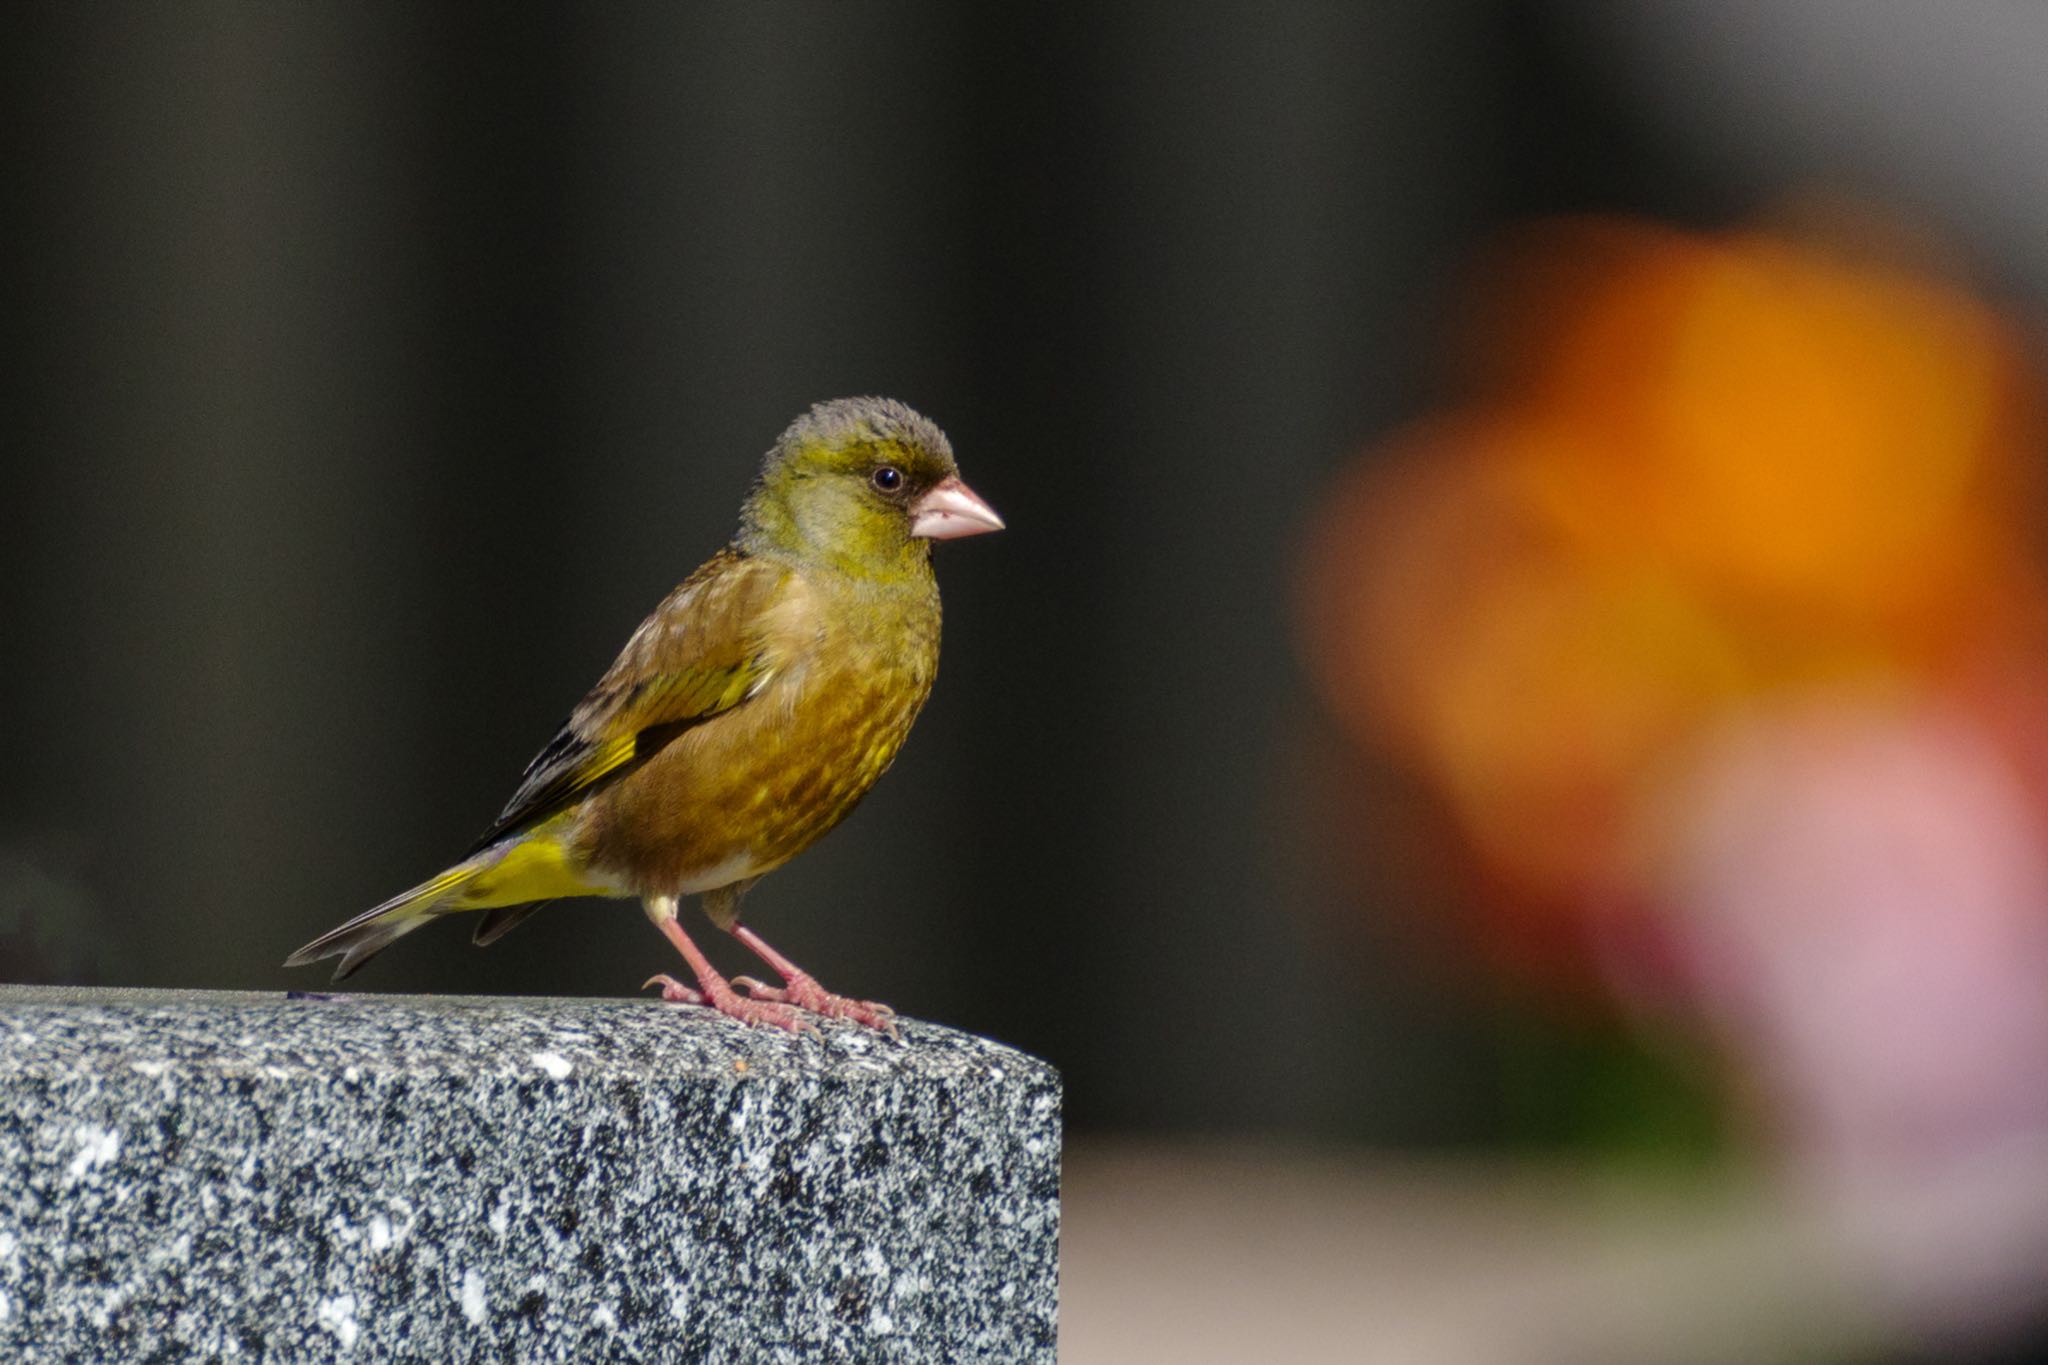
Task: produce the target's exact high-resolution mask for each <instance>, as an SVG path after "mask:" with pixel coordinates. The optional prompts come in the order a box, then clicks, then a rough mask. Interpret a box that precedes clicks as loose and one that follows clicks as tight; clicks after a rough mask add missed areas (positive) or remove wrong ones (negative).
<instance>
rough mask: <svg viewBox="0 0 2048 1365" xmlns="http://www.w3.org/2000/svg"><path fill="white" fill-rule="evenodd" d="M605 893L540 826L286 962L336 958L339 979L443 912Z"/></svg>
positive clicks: (458, 866)
mask: <svg viewBox="0 0 2048 1365" xmlns="http://www.w3.org/2000/svg"><path fill="white" fill-rule="evenodd" d="M606 894H609V888H607V887H605V886H604V885H602V884H600V883H597V882H593V881H592V880H590V878H588V877H587V876H585V875H584V874H583V873H582V872H580V871H579V870H578V869H576V868H575V867H574V866H573V865H572V862H571V855H570V852H569V849H568V847H567V846H566V845H565V844H564V843H563V842H562V841H561V840H560V839H559V838H556V837H554V836H553V834H552V833H551V832H549V831H548V830H547V827H546V826H542V827H540V828H538V829H535V830H532V831H530V832H528V833H527V834H524V835H522V836H520V837H518V838H517V839H510V840H506V841H504V842H502V843H498V844H493V845H492V846H491V847H489V848H487V849H484V850H483V851H482V852H480V853H478V854H476V855H475V856H474V857H471V858H465V859H464V860H463V861H461V862H459V863H457V864H455V866H453V867H451V868H449V869H448V870H447V871H445V872H443V873H441V874H440V875H438V876H435V877H431V878H429V879H428V880H426V881H424V882H421V883H420V884H419V885H418V886H415V887H413V888H412V889H411V890H409V891H403V892H400V893H399V894H398V895H396V896H393V897H392V898H391V899H390V900H388V901H385V902H384V903H383V904H382V905H379V906H375V907H373V908H371V909H369V910H365V911H364V912H363V913H362V914H360V915H357V916H356V917H355V918H354V919H352V920H350V921H349V922H348V923H346V924H344V925H341V926H340V927H339V928H335V929H330V930H329V931H328V932H326V933H324V934H322V935H321V936H320V937H319V938H316V939H314V940H313V941H312V942H311V943H308V944H307V945H306V946H305V947H303V948H301V949H299V950H298V951H297V952H296V953H293V954H292V955H291V956H290V957H288V958H286V959H285V962H284V965H285V966H287V967H303V966H305V965H307V964H308V963H312V962H318V961H319V960H320V959H321V958H325V957H339V958H340V959H341V965H340V966H339V967H337V968H335V971H334V979H335V980H336V981H339V980H341V979H342V978H343V977H345V976H347V975H349V974H350V973H351V972H353V971H355V970H356V969H357V968H358V967H360V966H362V965H363V964H364V963H365V962H367V961H369V960H370V958H371V957H373V956H374V955H376V954H377V953H379V952H381V951H382V950H383V949H385V948H387V947H389V946H390V945H391V944H392V943H394V942H396V941H397V940H399V939H400V938H403V937H404V936H405V935H407V934H409V933H411V932H412V931H413V930H415V929H417V928H419V927H420V926H421V925H422V924H425V923H426V922H427V921H428V920H430V919H433V918H435V917H437V916H440V915H449V914H458V913H460V912H463V911H467V910H489V909H493V908H496V907H502V906H508V905H524V904H526V903H528V902H530V901H545V900H554V899H556V898H558V897H562V896H601V895H606ZM515 922H516V921H515ZM506 927H507V928H509V927H510V926H509V925H507V926H506Z"/></svg>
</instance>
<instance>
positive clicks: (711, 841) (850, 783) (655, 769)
mask: <svg viewBox="0 0 2048 1365" xmlns="http://www.w3.org/2000/svg"><path fill="white" fill-rule="evenodd" d="M1002 528H1003V522H1002V518H1000V517H998V516H997V515H996V514H995V511H994V510H993V509H992V508H991V507H990V506H989V505H988V504H987V503H986V502H983V501H982V500H981V498H980V497H978V496H976V494H975V493H974V491H973V490H972V489H970V488H969V487H968V486H967V485H966V484H965V483H963V482H962V481H961V479H960V474H959V471H958V469H957V468H956V467H955V465H954V463H953V451H952V447H951V446H950V445H949V444H948V443H947V441H946V437H945V434H944V433H943V432H941V431H940V430H939V429H938V427H937V426H935V425H933V424H932V422H931V421H929V420H928V419H926V418H924V417H922V416H920V415H918V414H917V413H916V412H913V411H912V410H911V409H910V408H908V407H906V406H904V405H903V404H902V403H898V402H896V401H894V400H893V399H887V398H842V399H837V400H834V401H832V402H828V403H820V404H818V405H817V406H816V407H814V408H812V409H811V410H810V411H809V412H808V413H806V414H804V415H803V416H802V417H799V418H798V419H797V420H796V421H795V422H794V423H792V424H791V426H790V428H789V430H787V431H785V432H784V433H783V434H782V438H781V439H780V440H778V441H777V442H776V443H775V447H774V448H773V449H772V450H770V451H769V452H768V456H767V458H766V460H765V461H764V462H763V464H762V467H761V476H760V479H759V481H758V482H757V483H756V484H755V485H754V489H753V492H752V493H751V495H750V496H749V497H748V498H747V502H746V507H745V509H744V510H743V511H742V513H741V516H740V528H739V533H738V534H737V535H736V536H735V537H734V538H733V541H732V543H731V544H730V545H728V546H727V547H726V548H725V549H723V550H720V551H719V552H718V553H717V554H715V555H713V556H712V557H711V558H710V559H709V560H707V561H706V562H705V563H704V564H703V565H702V566H701V567H700V568H699V569H698V570H697V571H696V572H695V573H693V574H691V575H690V576H689V577H688V578H687V579H685V580H683V583H682V586H681V587H678V588H677V589H676V590H675V591H674V592H672V593H670V594H669V595H668V597H667V598H666V599H665V600H664V601H663V602H662V604H661V605H660V606H658V607H656V608H655V609H654V614H653V615H651V616H649V617H648V618H647V619H646V620H645V621H643V622H641V624H640V628H639V629H638V630H635V631H634V632H633V636H632V638H631V639H629V640H627V641H626V647H625V648H624V649H623V650H621V651H620V653H619V657H618V659H617V661H616V662H614V663H613V664H612V666H611V668H610V669H609V670H608V671H606V673H605V675H604V676H603V677H602V678H600V679H598V682H597V686H596V687H594V688H592V689H591V690H590V695H588V696H586V697H585V698H584V699H583V700H582V702H581V703H580V704H578V705H577V707H576V709H575V710H574V711H572V712H570V714H569V719H568V720H567V721H566V722H565V723H564V724H563V726H562V728H561V730H560V732H559V733H557V734H556V736H555V737H554V739H552V740H551V741H549V743H548V745H547V747H546V748H544V749H542V750H541V751H540V754H539V755H538V756H537V757H535V759H534V760H533V762H532V763H530V764H528V765H527V768H526V772H525V775H524V777H523V778H522V780H521V781H520V784H519V789H518V790H517V791H516V792H514V793H513V795H512V800H511V802H510V803H509V804H508V805H507V806H506V807H505V811H504V813H503V814H502V815H500V816H499V817H498V820H497V823H496V824H494V825H492V826H491V828H490V829H489V830H488V831H487V832H486V833H485V834H484V836H483V838H481V839H480V840H478V841H477V843H476V845H475V847H474V848H473V849H471V851H470V853H469V856H468V857H466V858H464V859H463V860H462V861H461V862H459V863H456V864H455V865H454V866H453V867H450V868H449V869H447V870H446V871H445V872H442V873H441V874H440V875H439V876H436V877H433V878H431V879H429V880H427V881H425V882H422V883H421V884H420V885H418V886H416V887H414V888H412V889H411V890H410V891H407V892H405V893H403V894H402V895H398V896H394V897H392V898H391V899H390V900H388V901H386V902H384V904H382V905H380V906H377V907H376V908H375V909H373V910H369V911H366V912H365V913H363V914H361V915H358V916H356V918H354V919H352V920H350V921H349V922H348V923H346V924H344V925H342V926H341V927H340V928H338V929H334V930H332V931H330V932H328V933H326V934H323V935H321V936H320V937H319V938H317V939H315V940H313V941H312V942H311V943H309V944H307V945H306V946H305V947H303V948H301V949H299V950H298V951H297V952H296V953H293V954H292V955H291V957H290V958H288V959H286V962H285V965H286V966H288V967H298V966H304V965H305V964H307V963H311V962H316V961H318V960H320V959H321V958H325V957H335V956H339V957H340V958H341V965H340V967H339V968H338V969H337V970H336V971H335V974H334V977H335V980H337V981H339V980H340V979H341V978H343V977H345V976H347V975H348V974H349V973H350V972H353V971H354V970H355V969H356V968H358V967H360V966H362V965H363V963H364V962H365V961H367V960H368V959H369V958H370V956H371V955H372V954H374V953H376V952H377V951H379V950H380V949H382V948H384V947H385V946H386V945H388V944H390V943H391V942H392V941H393V940H395V939H397V938H399V937H400V936H402V935H404V934H409V933H411V932H412V931H413V930H414V929H417V928H419V926H421V925H422V924H425V923H426V922H427V921H428V920H430V919H434V918H436V917H438V916H441V915H449V914H456V913H459V912H463V911H470V910H480V911H482V912H483V919H482V920H481V921H480V922H479V923H478V925H477V929H476V935H475V938H476V942H478V943H489V942H491V941H493V940H494V939H497V938H498V937H500V936H501V935H503V934H505V933H506V932H507V931H509V930H511V929H512V928H513V927H514V926H515V925H517V924H519V923H520V922H521V921H523V920H524V919H526V917H527V916H529V915H531V914H532V913H533V912H534V911H536V910H538V909H540V908H541V907H540V905H538V904H535V902H542V901H548V900H554V899H557V898H560V897H564V896H637V897H639V898H640V902H641V904H642V905H643V906H644V907H645V908H646V911H647V917H648V918H649V919H651V920H653V921H654V925H655V927H656V928H658V929H660V930H661V932H662V933H663V934H665V935H667V937H668V940H669V941H670V942H671V943H673V944H674V945H675V946H676V950H677V951H678V952H680V953H681V954H682V955H683V960H684V961H685V962H687V963H688V964H689V967H690V971H691V973H692V975H693V976H694V977H695V978H696V985H695V986H694V987H691V986H686V985H684V984H682V983H681V982H679V981H677V980H676V979H675V978H673V977H670V976H657V977H654V978H653V979H652V980H650V981H649V982H648V983H647V984H648V985H650V986H651V985H656V984H659V985H660V986H661V990H662V996H663V998H664V999H667V1000H671V1001H677V1002H687V1003H691V1004H701V1005H709V1006H710V1007H711V1008H713V1009H715V1010H717V1011H719V1012H720V1013H722V1014H727V1015H730V1016H732V1017H733V1018H735V1019H739V1020H743V1021H746V1022H749V1023H753V1022H760V1023H768V1024H775V1025H779V1026H781V1027H783V1028H788V1029H792V1030H794V1029H801V1028H804V1027H806V1025H805V1023H804V1017H805V1014H806V1012H808V1013H812V1014H821V1015H830V1016H835V1017H838V1018H843V1019H851V1020H854V1021H856V1022H858V1023H862V1024H866V1025H868V1026H869V1027H871V1028H882V1029H890V1028H892V1024H891V1019H892V1012H891V1011H890V1010H889V1008H888V1007H887V1006H886V1005H878V1004H875V1003H873V1002H870V1001H862V1000H851V999H848V998H847V997H845V996H840V995H834V994H832V993H830V992H828V991H826V990H825V989H824V988H822V987H821V986H819V984H818V983H817V981H816V979H814V978H813V977H812V976H811V975H810V974H809V973H807V972H804V971H803V970H801V969H799V968H798V967H797V966H796V965H795V964H794V963H792V962H790V961H789V960H788V959H787V958H785V957H783V956H782V955H781V954H780V953H778V952H776V951H775V950H774V949H773V948H771V947H769V946H768V944H766V943H765V942H763V941H762V940H761V937H760V936H759V935H758V934H756V933H754V932H753V931H752V930H751V929H748V928H746V927H745V926H743V925H742V924H741V923H740V922H739V911H740V899H741V897H742V896H744V895H745V894H746V892H747V889H748V888H749V887H751V886H752V885H753V884H754V883H755V882H756V881H758V880H759V879H760V878H761V877H762V876H764V875H765V874H767V873H769V872H771V871H773V870H774V869H775V868H778V867H780V866H781V865H782V864H783V863H785V862H788V861H789V860H790V859H791V858H792V857H794V856H796V854H798V853H800V852H802V851H803V850H804V849H805V848H806V847H808V846H809V845H810V844H811V842H812V841H813V840H815V839H817V838H818V837H819V836H820V835H822V834H824V833H825V831H827V830H829V829H831V828H832V827H833V826H834V825H836V824H838V823H839V822H840V821H841V820H843V819H845V818H846V815H847V813H848V812H849V811H851V810H852V809H853V808H854V806H855V805H856V804H858V803H859V801H860V799H861V798H862V797H863V796H865V795H867V793H868V790H869V789H870V788H872V787H873V786H874V785H875V781H876V779H878V778H879V777H881V775H882V774H883V772H884V771H886V770H887V769H888V767H889V764H890V762H891V761H892V760H894V758H895V757H896V752H897V750H898V749H900V748H901V747H902V745H903V740H904V738H905V736H907V735H908V734H909V733H910V725H911V722H912V721H914V720H915V719H916V718H917V713H918V711H919V709H920V708H922V707H923V705H924V701H925V698H926V697H927V696H928V695H929V694H930V692H931V687H932V678H933V676H934V674H936V673H937V671H938V663H939V589H938V583H937V581H936V580H935V579H934V578H933V577H932V565H931V543H932V542H933V541H934V540H947V539H952V538H955V537H959V536H972V535H979V534H981V533H982V532H984V531H1000V530H1001V529H1002ZM688 895H695V896H698V897H699V898H700V903H701V904H702V905H703V908H704V913H705V914H706V915H708V916H710V918H711V921H712V923H714V924H716V925H717V926H718V927H719V928H721V929H724V930H726V931H727V932H729V933H731V934H732V935H733V936H734V937H735V938H737V939H739V941H740V942H741V943H744V944H745V945H746V946H747V947H748V948H749V949H751V950H752V951H753V952H754V953H755V954H756V955H757V956H759V957H760V958H761V960H762V961H763V962H765V963H767V964H768V966H769V967H771V968H772V969H773V970H774V971H775V972H776V974H777V975H779V976H780V977H781V978H782V984H781V985H780V986H771V985H766V984H764V983H762V982H760V981H757V980H754V979H753V978H751V977H735V978H734V979H733V980H731V981H727V980H726V979H725V978H724V977H723V976H721V975H719V973H718V972H717V971H716V970H715V969H714V968H713V967H712V965H711V963H710V961H709V960H708V959H707V958H706V957H705V956H704V954H703V953H702V952H701V951H700V950H699V949H698V947H697V945H696V944H695V943H693V942H691V940H690V936H689V935H688V934H687V933H685V932H684V931H683V927H682V926H681V925H680V924H679V923H677V922H676V903H677V900H678V899H679V898H680V897H683V896H688ZM735 987H738V988H739V990H744V991H745V992H746V994H744V995H742V994H740V993H739V990H736V989H735Z"/></svg>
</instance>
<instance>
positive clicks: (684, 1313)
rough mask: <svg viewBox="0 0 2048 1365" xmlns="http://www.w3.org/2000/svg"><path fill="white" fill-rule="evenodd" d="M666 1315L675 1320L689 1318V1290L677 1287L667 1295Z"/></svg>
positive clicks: (684, 1320) (682, 1320)
mask: <svg viewBox="0 0 2048 1365" xmlns="http://www.w3.org/2000/svg"><path fill="white" fill-rule="evenodd" d="M668 1315H669V1316H670V1317H672V1318H674V1319H675V1320H676V1321H677V1322H688V1321H689V1320H690V1292H689V1291H688V1290H687V1289H678V1290H677V1291H676V1292H675V1293H673V1294H671V1295H669V1296H668Z"/></svg>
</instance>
